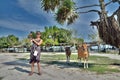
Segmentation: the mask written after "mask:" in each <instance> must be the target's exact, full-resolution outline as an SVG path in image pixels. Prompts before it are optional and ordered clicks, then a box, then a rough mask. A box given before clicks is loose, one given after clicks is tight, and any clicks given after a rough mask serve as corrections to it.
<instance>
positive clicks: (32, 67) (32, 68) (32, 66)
mask: <svg viewBox="0 0 120 80" xmlns="http://www.w3.org/2000/svg"><path fill="white" fill-rule="evenodd" d="M33 72H34V61H33V62H32V63H31V72H30V73H29V75H30V76H31V75H32V74H33Z"/></svg>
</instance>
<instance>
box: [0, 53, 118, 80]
mask: <svg viewBox="0 0 120 80" xmlns="http://www.w3.org/2000/svg"><path fill="white" fill-rule="evenodd" d="M25 55H26V54H25V53H2V54H0V78H2V80H120V73H109V74H104V75H100V74H99V75H98V74H96V73H93V72H89V71H87V70H81V69H79V68H74V67H68V66H66V67H64V66H59V65H48V64H43V63H42V64H41V66H42V75H41V76H39V75H37V67H36V66H35V73H34V74H33V76H28V73H29V71H30V65H29V64H28V60H20V59H19V58H25ZM27 55H28V54H27ZM115 58H116V57H115Z"/></svg>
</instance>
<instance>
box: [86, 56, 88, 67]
mask: <svg viewBox="0 0 120 80" xmlns="http://www.w3.org/2000/svg"><path fill="white" fill-rule="evenodd" d="M86 67H87V68H88V58H87V60H86Z"/></svg>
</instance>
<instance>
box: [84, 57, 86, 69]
mask: <svg viewBox="0 0 120 80" xmlns="http://www.w3.org/2000/svg"><path fill="white" fill-rule="evenodd" d="M84 68H86V59H85V58H84Z"/></svg>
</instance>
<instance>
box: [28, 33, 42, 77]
mask: <svg viewBox="0 0 120 80" xmlns="http://www.w3.org/2000/svg"><path fill="white" fill-rule="evenodd" d="M40 37H41V33H40V32H39V31H37V32H36V38H35V39H31V42H32V43H33V45H32V47H31V54H30V64H31V72H30V73H29V75H30V76H31V75H33V72H34V64H35V63H37V67H38V75H41V72H40V53H41V49H40V45H41V44H42V42H43V41H42V39H41V38H40Z"/></svg>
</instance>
